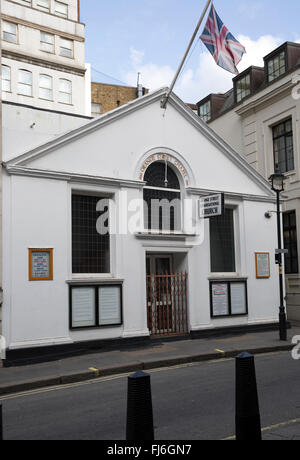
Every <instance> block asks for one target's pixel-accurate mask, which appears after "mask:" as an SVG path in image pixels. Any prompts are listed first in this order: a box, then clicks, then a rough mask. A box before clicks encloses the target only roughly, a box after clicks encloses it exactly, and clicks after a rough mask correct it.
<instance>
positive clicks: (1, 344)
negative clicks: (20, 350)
mask: <svg viewBox="0 0 300 460" xmlns="http://www.w3.org/2000/svg"><path fill="white" fill-rule="evenodd" d="M5 357H6V340H5V337H3V335H0V359H5Z"/></svg>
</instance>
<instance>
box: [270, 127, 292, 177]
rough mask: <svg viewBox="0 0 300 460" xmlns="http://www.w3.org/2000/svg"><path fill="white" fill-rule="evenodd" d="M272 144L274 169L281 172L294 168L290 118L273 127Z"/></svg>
mask: <svg viewBox="0 0 300 460" xmlns="http://www.w3.org/2000/svg"><path fill="white" fill-rule="evenodd" d="M273 145H274V163H275V170H279V171H280V172H281V173H283V174H284V173H286V172H288V171H292V170H293V169H294V168H295V164H294V146H293V132H292V120H287V121H284V122H282V123H280V124H279V125H277V126H274V127H273Z"/></svg>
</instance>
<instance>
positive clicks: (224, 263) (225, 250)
mask: <svg viewBox="0 0 300 460" xmlns="http://www.w3.org/2000/svg"><path fill="white" fill-rule="evenodd" d="M210 251H211V272H212V273H229V272H235V271H236V268H235V236H234V219H233V209H226V211H225V213H224V214H223V215H222V216H219V217H214V218H212V219H210Z"/></svg>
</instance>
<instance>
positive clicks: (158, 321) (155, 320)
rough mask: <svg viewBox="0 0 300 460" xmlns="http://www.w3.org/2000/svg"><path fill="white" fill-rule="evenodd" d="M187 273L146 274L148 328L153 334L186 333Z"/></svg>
mask: <svg viewBox="0 0 300 460" xmlns="http://www.w3.org/2000/svg"><path fill="white" fill-rule="evenodd" d="M187 277H188V275H187V273H176V274H172V275H167V274H166V275H147V308H148V328H149V330H150V332H151V335H153V336H167V335H173V334H174V335H175V334H187V333H188V332H189V327H188V308H187Z"/></svg>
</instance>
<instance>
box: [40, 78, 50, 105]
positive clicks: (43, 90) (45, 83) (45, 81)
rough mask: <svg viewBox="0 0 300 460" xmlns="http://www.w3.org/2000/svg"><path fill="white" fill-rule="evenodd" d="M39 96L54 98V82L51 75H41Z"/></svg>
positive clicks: (47, 98) (48, 98)
mask: <svg viewBox="0 0 300 460" xmlns="http://www.w3.org/2000/svg"><path fill="white" fill-rule="evenodd" d="M39 97H40V98H41V99H46V100H48V101H51V100H52V99H53V83H52V77H50V76H49V75H40V81H39Z"/></svg>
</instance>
